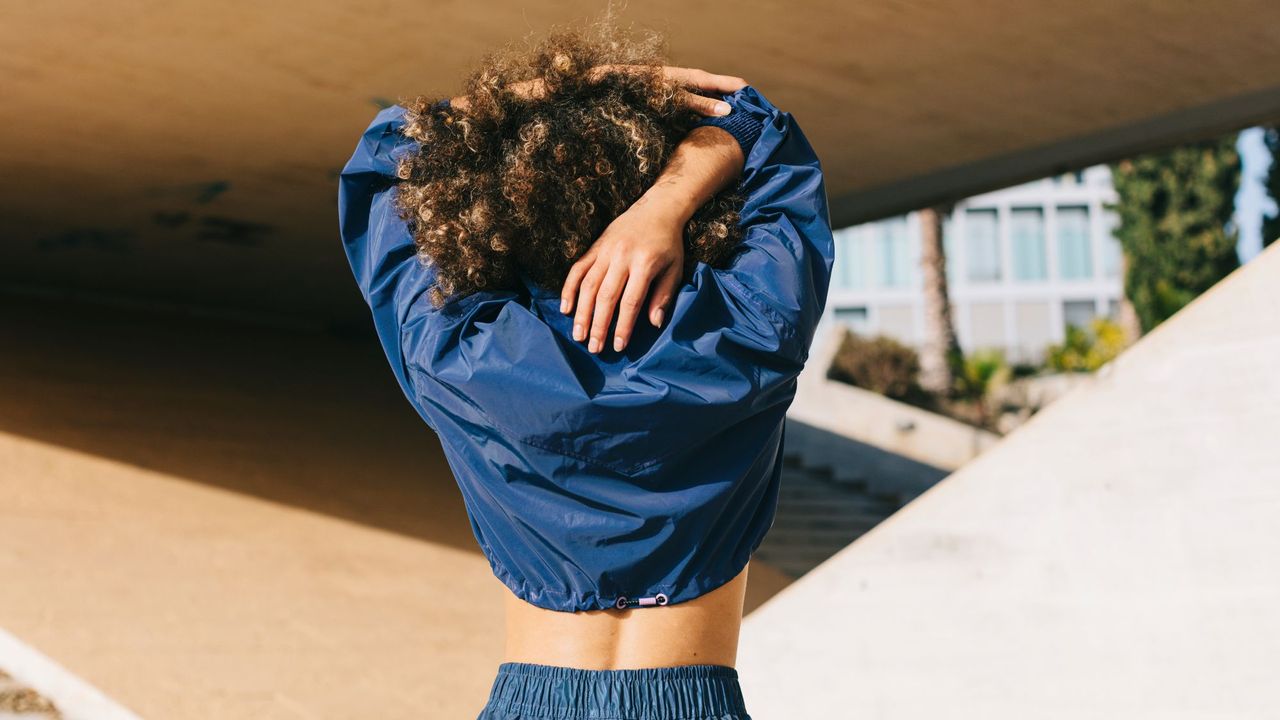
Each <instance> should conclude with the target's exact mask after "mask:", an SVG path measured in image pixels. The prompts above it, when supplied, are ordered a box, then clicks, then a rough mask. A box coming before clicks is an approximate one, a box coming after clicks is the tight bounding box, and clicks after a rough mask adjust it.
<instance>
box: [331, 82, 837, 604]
mask: <svg viewBox="0 0 1280 720" xmlns="http://www.w3.org/2000/svg"><path fill="white" fill-rule="evenodd" d="M720 97H721V98H722V99H724V100H725V101H727V102H729V104H730V105H731V106H732V108H733V112H732V114H731V115H730V116H729V118H733V121H732V123H730V122H729V121H728V120H727V119H726V120H720V121H709V123H708V124H715V123H716V122H721V123H723V124H724V125H723V126H725V127H726V129H729V126H730V125H734V124H736V128H735V129H736V130H738V132H735V133H734V135H735V137H737V138H738V139H739V141H740V142H743V143H745V145H744V150H745V151H746V161H745V165H744V169H743V173H742V176H741V179H740V185H741V189H742V190H743V191H744V195H745V196H746V203H745V205H744V207H743V209H742V212H741V213H740V217H741V221H740V222H741V224H742V226H743V228H744V235H743V240H742V242H741V244H740V245H739V247H738V249H737V251H736V252H735V254H734V255H733V257H732V258H731V260H730V261H729V265H728V266H727V267H725V268H713V267H711V266H709V265H707V264H705V263H698V264H697V265H696V266H695V268H694V270H693V275H692V279H691V280H690V281H689V282H687V283H685V284H684V285H683V286H682V287H681V288H680V290H679V292H678V294H677V297H676V300H675V302H674V305H673V306H672V309H671V314H670V318H669V319H668V321H667V322H666V323H665V324H664V325H663V326H662V327H661V328H655V327H653V326H652V325H651V324H650V323H648V321H647V320H645V319H643V318H640V319H638V320H637V321H636V324H635V329H634V331H633V334H632V337H631V339H630V341H629V343H628V345H627V346H626V347H625V348H624V349H623V350H622V351H621V352H617V351H614V350H613V348H612V346H611V345H609V344H608V343H606V346H605V347H604V348H603V349H602V350H601V351H600V352H599V353H598V354H592V353H589V352H588V351H587V348H586V344H585V343H582V342H577V341H575V340H574V339H573V336H572V324H573V316H572V315H563V314H561V313H560V310H559V290H560V289H559V288H550V289H547V288H540V287H538V286H536V285H534V284H533V283H532V282H531V281H529V280H528V279H527V278H526V279H525V280H524V286H523V287H522V288H520V289H518V290H502V291H483V292H477V293H473V294H471V295H467V296H465V297H462V298H461V299H454V300H451V301H450V302H449V303H448V304H446V305H445V306H444V307H442V308H439V309H436V308H433V307H432V306H431V303H430V301H429V299H428V297H427V295H426V292H425V290H426V289H427V287H428V286H429V285H430V284H431V281H432V277H431V273H432V272H434V269H433V267H432V266H427V265H424V264H423V263H422V262H420V261H419V259H418V258H417V255H416V253H415V248H414V244H413V239H412V236H411V233H410V230H409V228H408V227H407V225H406V224H405V223H404V221H402V220H400V219H398V218H397V215H396V212H395V209H394V207H393V205H392V193H393V192H394V191H395V186H396V183H397V180H396V176H395V166H396V163H397V160H398V159H399V158H400V157H401V156H402V154H403V153H405V152H408V151H410V150H411V149H413V142H414V141H412V140H411V139H408V138H406V137H405V136H404V135H403V134H401V132H400V130H401V128H402V127H403V123H404V108H403V107H400V106H391V107H389V108H386V109H384V110H382V111H381V112H379V113H378V114H377V116H376V117H375V118H374V119H373V122H372V123H371V124H370V125H369V127H368V129H367V130H366V131H365V133H364V135H363V137H362V138H361V139H360V142H359V144H358V145H357V147H356V149H355V152H354V153H353V154H352V156H351V159H350V161H349V162H348V163H347V164H346V166H345V168H344V169H343V171H342V174H341V179H340V188H339V192H338V212H339V222H340V226H341V236H342V242H343V245H344V248H345V250H346V253H347V258H348V260H349V261H350V264H351V269H352V271H353V273H354V274H355V278H356V282H357V284H358V285H359V287H360V290H361V291H362V293H363V294H364V297H365V300H366V301H367V302H368V304H369V307H370V309H371V311H372V314H373V321H374V325H375V327H376V330H377V334H378V337H379V339H380V340H381V343H382V347H383V350H384V351H385V352H386V356H387V359H388V361H389V362H390V364H391V369H392V372H393V373H394V374H395V377H396V380H397V381H399V383H400V387H401V388H402V389H403V390H404V393H405V395H406V397H408V399H409V401H410V402H411V403H412V404H413V406H414V408H415V409H416V410H417V411H418V413H419V415H421V416H422V419H423V420H424V421H425V422H426V423H427V425H428V426H430V427H431V428H432V429H433V430H434V431H435V432H436V433H437V434H438V435H439V437H440V441H441V446H442V447H443V449H444V453H445V456H446V458H447V459H448V462H449V465H450V467H451V469H452V470H453V473H454V476H455V480H456V481H457V484H458V487H459V489H460V490H461V492H462V496H463V500H464V502H465V505H466V509H467V514H468V518H469V520H470V523H471V528H472V531H473V533H474V535H475V538H476V540H477V541H478V542H479V545H480V548H481V550H482V551H483V552H484V554H485V557H486V558H487V559H488V561H489V564H490V567H491V568H492V570H493V572H494V574H495V576H497V577H498V578H499V579H500V580H501V581H502V582H503V583H504V584H505V585H506V586H507V587H508V588H510V589H511V591H512V592H513V593H514V594H515V595H516V596H518V597H520V598H521V599H523V600H525V601H527V602H529V603H532V604H534V605H537V606H539V607H543V608H548V609H551V610H559V611H566V612H568V611H578V610H596V609H603V608H611V607H636V606H645V607H647V606H654V605H663V604H673V603H679V602H683V601H686V600H691V599H693V598H695V597H698V596H700V595H703V594H705V593H708V592H710V591H712V590H714V589H716V588H717V587H719V586H721V585H723V584H725V583H726V582H728V581H729V580H731V579H733V578H734V577H736V576H737V574H738V573H739V572H741V570H742V569H743V568H744V567H745V566H746V564H747V561H748V560H749V559H750V557H751V555H752V553H753V552H754V551H755V550H756V548H757V547H758V546H759V545H760V542H761V541H762V540H763V539H764V536H765V534H766V533H767V532H768V531H769V528H770V527H771V526H772V524H773V518H774V514H775V510H776V507H777V498H778V489H779V480H780V474H781V459H782V449H783V443H784V428H785V426H784V423H783V420H784V417H785V415H786V412H787V408H788V407H789V406H790V404H791V402H792V400H793V398H794V396H795V391H796V376H797V375H798V374H799V373H800V371H801V370H802V369H803V367H804V363H805V360H806V359H807V357H808V354H809V347H810V344H811V342H812V340H813V336H814V333H815V330H816V326H817V323H818V321H819V319H820V318H821V316H822V312H823V308H824V306H825V304H826V298H827V288H828V285H829V282H830V276H831V266H832V262H833V260H834V241H833V238H832V233H831V226H830V219H829V216H828V209H827V196H826V190H825V186H824V183H823V178H822V170H821V167H820V165H819V162H818V158H817V156H816V155H815V154H814V151H813V149H812V147H810V145H809V142H808V141H807V140H806V138H805V136H804V134H803V133H802V132H801V131H800V127H799V125H798V124H797V123H796V121H795V119H794V118H793V117H792V116H791V115H790V114H789V113H786V112H782V111H780V110H778V109H777V108H776V107H774V106H773V105H772V104H771V103H770V102H769V101H768V100H767V99H765V97H764V96H763V95H761V94H760V93H759V92H758V91H757V90H756V89H755V88H753V87H751V86H748V87H745V88H743V89H741V90H739V91H737V92H735V93H732V94H728V95H721V96H720ZM747 120H752V121H754V122H755V123H757V124H758V125H756V127H758V134H756V133H755V132H747V133H743V132H741V129H742V127H745V126H746V121H747ZM744 138H746V139H744ZM615 317H616V313H615ZM606 337H612V328H611V329H610V334H609V335H607V336H606Z"/></svg>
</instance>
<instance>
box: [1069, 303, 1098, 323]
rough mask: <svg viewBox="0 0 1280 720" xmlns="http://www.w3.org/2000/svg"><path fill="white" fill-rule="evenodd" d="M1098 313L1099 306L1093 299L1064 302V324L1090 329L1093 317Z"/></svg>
mask: <svg viewBox="0 0 1280 720" xmlns="http://www.w3.org/2000/svg"><path fill="white" fill-rule="evenodd" d="M1097 314H1098V306H1097V305H1096V304H1094V302H1093V301H1092V300H1068V301H1066V302H1064V303H1062V324H1063V325H1064V326H1066V327H1070V326H1072V325H1074V326H1076V327H1078V328H1080V329H1082V330H1088V329H1089V325H1090V323H1092V322H1093V318H1094V317H1095V316H1096V315H1097Z"/></svg>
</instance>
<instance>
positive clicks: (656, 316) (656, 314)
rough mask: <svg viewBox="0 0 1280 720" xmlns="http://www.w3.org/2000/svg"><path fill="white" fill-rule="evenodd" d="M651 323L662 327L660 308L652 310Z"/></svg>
mask: <svg viewBox="0 0 1280 720" xmlns="http://www.w3.org/2000/svg"><path fill="white" fill-rule="evenodd" d="M653 324H654V325H655V326H657V327H662V308H658V309H657V310H654V311H653Z"/></svg>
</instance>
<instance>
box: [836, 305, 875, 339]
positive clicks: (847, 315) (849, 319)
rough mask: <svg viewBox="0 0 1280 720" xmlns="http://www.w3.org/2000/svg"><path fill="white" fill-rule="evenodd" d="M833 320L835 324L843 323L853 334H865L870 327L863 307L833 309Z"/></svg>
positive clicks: (865, 309)
mask: <svg viewBox="0 0 1280 720" xmlns="http://www.w3.org/2000/svg"><path fill="white" fill-rule="evenodd" d="M835 319H836V322H838V323H843V324H845V325H847V326H849V327H850V328H852V329H853V331H854V332H859V333H865V332H867V329H868V328H869V327H870V320H869V317H868V315H867V307H866V306H865V305H854V306H850V307H838V308H836V309H835Z"/></svg>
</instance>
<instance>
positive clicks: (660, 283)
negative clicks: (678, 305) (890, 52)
mask: <svg viewBox="0 0 1280 720" xmlns="http://www.w3.org/2000/svg"><path fill="white" fill-rule="evenodd" d="M680 272H681V267H680V264H679V263H672V264H671V265H670V266H668V267H667V269H666V270H663V271H662V274H661V275H659V276H658V279H657V281H656V282H654V284H653V294H652V296H651V297H652V299H651V300H650V301H649V322H650V324H652V325H653V326H654V327H662V322H663V321H664V320H666V316H667V315H668V313H669V312H670V309H671V304H672V302H671V301H672V300H673V299H674V298H675V294H676V288H677V287H679V285H680Z"/></svg>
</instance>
